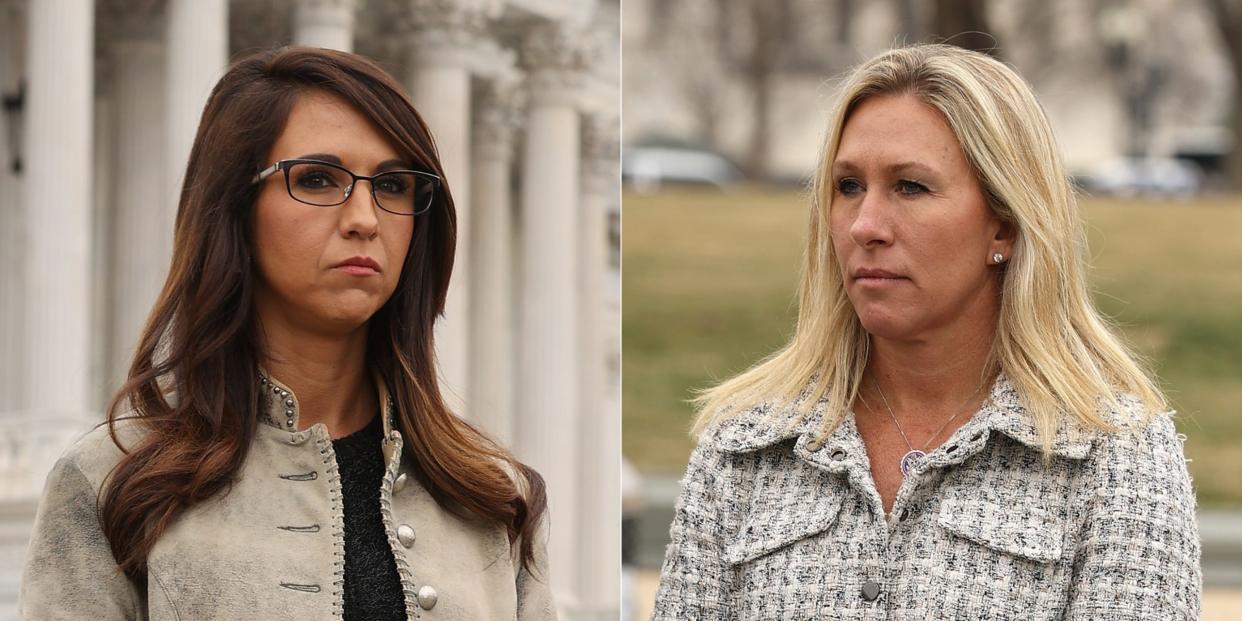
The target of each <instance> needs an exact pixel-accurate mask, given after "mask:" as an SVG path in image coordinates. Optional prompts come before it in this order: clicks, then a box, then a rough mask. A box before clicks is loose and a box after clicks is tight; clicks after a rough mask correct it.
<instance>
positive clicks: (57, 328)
mask: <svg viewBox="0 0 1242 621" xmlns="http://www.w3.org/2000/svg"><path fill="white" fill-rule="evenodd" d="M26 10H27V11H28V20H27V30H26V32H27V37H28V46H29V48H28V50H29V51H28V56H27V60H28V62H27V71H26V75H28V76H30V78H31V79H30V81H29V83H28V84H29V91H28V93H29V98H28V99H27V100H26V106H25V115H24V116H25V122H26V128H25V132H24V148H25V152H26V154H27V156H26V157H25V158H24V163H25V168H24V170H23V175H24V176H25V188H24V203H25V207H26V209H25V211H26V243H27V247H26V253H25V258H26V262H25V273H26V294H25V300H26V309H25V311H26V313H25V314H26V317H25V321H24V324H25V338H26V342H25V350H26V351H25V354H24V361H25V363H26V364H25V395H24V399H25V403H26V407H27V408H28V409H38V410H40V411H48V412H54V413H60V414H68V415H72V416H79V415H81V416H85V412H86V411H87V410H88V408H89V404H90V396H91V395H90V384H91V382H90V362H89V361H90V352H89V351H88V347H89V343H90V335H89V328H90V308H91V304H90V302H91V282H90V249H91V236H90V233H91V203H92V201H91V198H92V193H91V170H93V168H92V166H91V135H92V130H91V121H92V111H91V104H92V102H93V101H94V65H95V63H94V60H95V56H94V54H95V6H94V3H93V2H91V1H90V0H40V1H39V2H30V3H28V6H27V8H26Z"/></svg>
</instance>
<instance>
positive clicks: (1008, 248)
mask: <svg viewBox="0 0 1242 621" xmlns="http://www.w3.org/2000/svg"><path fill="white" fill-rule="evenodd" d="M995 226H996V231H995V232H994V233H993V234H992V243H991V244H989V245H988V255H989V256H991V255H992V254H994V253H997V252H999V253H1001V254H1002V255H1005V260H1009V259H1010V258H1011V257H1013V246H1014V243H1016V242H1017V239H1018V227H1017V225H1015V224H1013V223H1011V222H1005V221H1003V220H1001V219H999V218H997V219H996V225H995Z"/></svg>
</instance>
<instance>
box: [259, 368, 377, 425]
mask: <svg viewBox="0 0 1242 621" xmlns="http://www.w3.org/2000/svg"><path fill="white" fill-rule="evenodd" d="M370 372H371V378H372V379H373V380H374V382H375V390H376V395H377V398H378V400H377V403H381V404H383V416H382V422H383V425H384V437H385V438H388V437H390V436H391V435H392V432H393V429H395V428H396V421H395V420H394V416H395V412H396V407H395V406H394V403H393V397H392V395H391V394H390V393H389V392H388V385H387V384H386V383H384V378H383V377H382V376H381V375H380V373H379V370H378V369H376V368H375V367H371V368H370ZM255 381H257V382H259V392H260V394H262V395H263V407H262V408H261V409H260V411H259V420H260V422H262V423H264V424H266V425H269V426H271V427H275V428H276V429H280V430H281V431H287V432H291V433H292V432H296V431H297V429H298V419H299V417H300V416H301V413H302V408H301V406H300V405H299V404H298V397H297V395H295V394H293V390H291V389H290V388H289V387H288V386H286V385H285V384H283V383H281V382H280V380H278V379H276V378H274V377H272V374H271V373H269V372H268V370H267V368H266V367H265V366H264V365H263V364H260V365H259V376H258V377H257V378H255Z"/></svg>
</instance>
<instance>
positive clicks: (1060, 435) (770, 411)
mask: <svg viewBox="0 0 1242 621" xmlns="http://www.w3.org/2000/svg"><path fill="white" fill-rule="evenodd" d="M826 405H827V399H821V400H820V401H819V402H818V403H816V404H815V406H814V407H812V408H811V410H810V412H808V413H807V415H806V416H805V417H802V419H801V420H799V418H798V411H799V407H798V403H797V402H795V403H794V404H784V405H777V404H773V403H762V404H760V405H757V406H755V407H753V408H751V409H749V410H747V411H746V412H743V413H741V414H739V415H737V416H735V417H732V418H729V419H727V420H724V421H722V422H720V423H718V424H717V425H716V426H715V427H714V428H713V429H711V430H709V431H708V432H707V436H706V437H710V438H711V441H712V444H713V445H714V446H716V447H717V448H719V449H720V450H722V451H725V452H730V453H745V452H751V451H758V450H761V449H764V448H767V447H770V446H773V445H775V444H779V443H782V442H785V441H787V440H790V439H792V438H801V437H803V436H806V437H805V438H804V439H802V440H801V441H802V442H803V443H807V442H811V441H812V440H813V438H814V436H815V435H816V432H817V430H818V428H819V426H820V424H821V423H822V422H823V420H824V415H825V410H826ZM853 415H854V414H853V412H850V413H849V414H848V417H853ZM855 429H856V428H855V426H854V425H853V424H852V422H851V424H849V425H846V424H838V425H837V426H836V428H835V429H833V431H832V432H831V433H830V434H829V435H828V437H827V438H826V439H825V440H824V442H823V443H822V444H823V445H824V446H825V447H829V448H833V447H835V446H843V445H846V444H849V443H851V442H852V441H853V436H857V433H858V432H857V431H856V430H855ZM992 431H997V432H1000V433H1002V434H1004V435H1006V436H1009V437H1010V438H1012V439H1014V440H1016V441H1018V442H1020V443H1022V444H1025V445H1027V446H1029V447H1031V448H1033V449H1035V450H1036V451H1039V450H1042V449H1043V444H1042V443H1041V442H1040V435H1039V428H1038V427H1037V426H1036V424H1035V420H1034V418H1033V417H1032V416H1031V414H1030V411H1029V410H1027V408H1026V407H1025V406H1024V405H1023V404H1022V400H1021V398H1020V397H1019V396H1018V392H1017V390H1016V389H1015V388H1014V387H1013V385H1012V384H1011V383H1010V382H1009V379H1008V378H1007V377H1006V376H1005V374H1004V373H1001V374H1000V375H999V376H997V378H996V381H995V382H993V383H992V389H991V394H990V397H989V399H988V400H987V401H985V402H984V405H983V407H982V408H980V410H979V411H978V412H976V413H975V415H974V416H973V417H971V419H970V420H968V421H967V422H966V424H964V425H962V427H961V428H960V429H959V430H958V431H957V432H955V433H954V435H955V436H957V435H962V436H966V437H972V438H977V439H979V440H980V441H982V440H983V439H986V437H987V436H988V435H990V432H992ZM981 432H986V433H981ZM1097 437H1098V432H1095V431H1090V430H1083V429H1080V428H1077V427H1074V428H1071V427H1070V426H1069V425H1067V424H1062V425H1061V426H1060V427H1058V429H1057V432H1056V434H1055V435H1054V436H1053V442H1052V454H1053V455H1056V456H1060V457H1068V458H1071V459H1082V458H1084V457H1086V456H1087V453H1089V452H1090V450H1091V446H1092V443H1093V442H1094V440H1095V439H1096V438H1097ZM946 442H947V441H946Z"/></svg>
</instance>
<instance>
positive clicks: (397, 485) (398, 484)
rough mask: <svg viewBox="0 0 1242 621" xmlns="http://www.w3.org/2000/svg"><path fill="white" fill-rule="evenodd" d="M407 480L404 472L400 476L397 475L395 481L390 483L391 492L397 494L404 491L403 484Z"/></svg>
mask: <svg viewBox="0 0 1242 621" xmlns="http://www.w3.org/2000/svg"><path fill="white" fill-rule="evenodd" d="M408 479H409V477H407V476H406V475H405V473H404V472H402V473H401V474H398V475H397V480H396V481H393V482H392V491H394V492H399V491H401V490H403V489H405V484H406V482H407V480H408Z"/></svg>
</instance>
